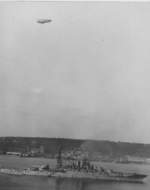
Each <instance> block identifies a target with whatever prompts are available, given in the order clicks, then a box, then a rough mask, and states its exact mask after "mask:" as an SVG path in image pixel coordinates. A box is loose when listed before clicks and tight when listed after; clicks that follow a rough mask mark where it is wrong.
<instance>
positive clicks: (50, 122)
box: [0, 2, 150, 143]
mask: <svg viewBox="0 0 150 190" xmlns="http://www.w3.org/2000/svg"><path fill="white" fill-rule="evenodd" d="M41 18H46V19H51V20H52V22H50V23H47V24H39V23H37V20H38V19H41ZM0 136H32V137H33V136H35V137H36V136H38V137H63V138H78V139H79V138H82V139H97V140H102V139H103V140H114V141H129V142H142V143H150V3H148V2H147V3H127V2H126V3H125V2H124V3H123V2H122V3H121V2H120V3H119V2H118V3H112V2H111V3H108V2H107V3H104V2H103V3H102V2H101V3H100V2H97V3H96V2H95V3H94V2H93V3H92V2H91V3H90V2H78V3H77V2H53V3H52V2H51V3H50V2H45V3H44V2H43V3H42V2H32V3H31V2H26V3H25V2H20V3H19V2H7V3H6V2H5V3H4V2H0Z"/></svg>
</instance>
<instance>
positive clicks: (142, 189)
mask: <svg viewBox="0 0 150 190" xmlns="http://www.w3.org/2000/svg"><path fill="white" fill-rule="evenodd" d="M46 163H49V164H50V165H55V161H54V160H49V159H41V158H18V157H12V156H0V166H1V167H9V168H25V167H30V166H31V165H35V164H46ZM96 164H100V165H101V166H103V167H105V168H111V169H114V170H119V171H129V172H140V173H144V174H148V175H149V176H150V165H137V164H115V163H96ZM100 189H102V190H150V177H148V178H147V179H146V181H145V182H144V183H142V184H139V183H124V182H120V183H119V182H90V181H83V180H70V179H54V178H47V177H35V176H8V175H0V190H100Z"/></svg>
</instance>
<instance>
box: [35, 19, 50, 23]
mask: <svg viewBox="0 0 150 190" xmlns="http://www.w3.org/2000/svg"><path fill="white" fill-rule="evenodd" d="M49 22H52V20H51V19H44V18H42V19H38V20H37V23H39V24H46V23H49Z"/></svg>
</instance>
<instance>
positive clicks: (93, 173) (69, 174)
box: [0, 149, 147, 183]
mask: <svg viewBox="0 0 150 190" xmlns="http://www.w3.org/2000/svg"><path fill="white" fill-rule="evenodd" d="M0 174H9V175H18V176H22V175H28V176H46V177H51V178H71V179H80V180H97V181H113V182H115V181H116V182H117V181H118V182H136V183H143V182H144V179H145V178H146V177H147V175H146V174H139V173H125V172H120V171H114V170H112V169H105V168H103V167H102V166H100V167H98V166H95V165H94V164H93V163H91V162H90V161H89V160H88V158H84V159H82V160H69V161H67V162H65V163H64V160H63V159H62V156H61V149H60V150H59V152H58V156H57V164H56V167H54V168H51V167H50V166H49V165H48V164H47V165H42V166H32V167H31V168H27V169H24V170H16V169H8V168H1V169H0Z"/></svg>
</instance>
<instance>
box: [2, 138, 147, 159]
mask: <svg viewBox="0 0 150 190" xmlns="http://www.w3.org/2000/svg"><path fill="white" fill-rule="evenodd" d="M41 146H42V147H43V149H44V153H45V154H51V155H55V154H57V152H58V149H59V147H60V146H62V147H63V151H70V150H73V149H78V148H80V149H82V150H83V151H87V152H90V153H96V152H98V153H100V154H102V155H109V156H113V157H119V156H125V155H131V156H141V157H150V144H141V143H127V142H112V141H96V140H78V139H64V138H34V137H30V138H28V137H0V152H1V153H5V152H8V151H10V152H11V151H16V152H27V151H29V150H31V149H33V148H39V147H41Z"/></svg>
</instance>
